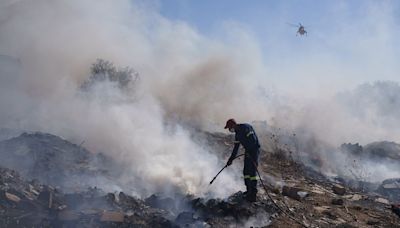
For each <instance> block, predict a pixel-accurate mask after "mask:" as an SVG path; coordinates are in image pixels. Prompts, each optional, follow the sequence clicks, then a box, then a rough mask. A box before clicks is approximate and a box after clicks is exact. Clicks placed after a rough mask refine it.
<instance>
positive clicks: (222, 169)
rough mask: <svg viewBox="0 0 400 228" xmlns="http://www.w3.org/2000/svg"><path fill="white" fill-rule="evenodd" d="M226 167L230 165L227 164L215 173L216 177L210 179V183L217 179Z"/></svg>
mask: <svg viewBox="0 0 400 228" xmlns="http://www.w3.org/2000/svg"><path fill="white" fill-rule="evenodd" d="M226 167H228V165H225V166H224V167H223V168H222V169H221V170H220V171H219V172H218V173H217V175H215V177H214V178H213V179H212V180H211V181H210V184H212V183H213V182H214V181H215V179H217V176H218V175H219V174H220V173H221V172H222V170H224V169H225V168H226Z"/></svg>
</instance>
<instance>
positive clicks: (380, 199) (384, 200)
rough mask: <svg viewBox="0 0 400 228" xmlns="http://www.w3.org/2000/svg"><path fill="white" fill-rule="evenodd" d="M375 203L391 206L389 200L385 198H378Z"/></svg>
mask: <svg viewBox="0 0 400 228" xmlns="http://www.w3.org/2000/svg"><path fill="white" fill-rule="evenodd" d="M375 202H377V203H383V204H386V205H390V202H389V200H387V199H385V198H377V199H375Z"/></svg>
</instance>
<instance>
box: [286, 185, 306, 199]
mask: <svg viewBox="0 0 400 228" xmlns="http://www.w3.org/2000/svg"><path fill="white" fill-rule="evenodd" d="M299 193H300V194H299ZM282 195H284V196H288V197H290V198H292V199H295V200H298V201H300V200H301V199H303V198H304V197H306V196H308V193H307V192H305V191H304V190H303V189H301V188H296V187H289V186H283V188H282Z"/></svg>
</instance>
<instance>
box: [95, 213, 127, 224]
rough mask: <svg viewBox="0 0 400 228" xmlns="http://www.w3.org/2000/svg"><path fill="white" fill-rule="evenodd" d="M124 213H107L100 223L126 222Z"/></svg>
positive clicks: (103, 215)
mask: <svg viewBox="0 0 400 228" xmlns="http://www.w3.org/2000/svg"><path fill="white" fill-rule="evenodd" d="M124 216H125V215H124V213H122V212H114V211H105V212H103V214H102V215H101V217H100V221H102V222H124Z"/></svg>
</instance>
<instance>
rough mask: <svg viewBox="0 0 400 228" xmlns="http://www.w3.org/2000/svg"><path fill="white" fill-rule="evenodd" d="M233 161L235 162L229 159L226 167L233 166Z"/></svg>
mask: <svg viewBox="0 0 400 228" xmlns="http://www.w3.org/2000/svg"><path fill="white" fill-rule="evenodd" d="M232 161H233V159H231V158H229V160H228V162H227V163H226V166H230V165H232Z"/></svg>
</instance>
